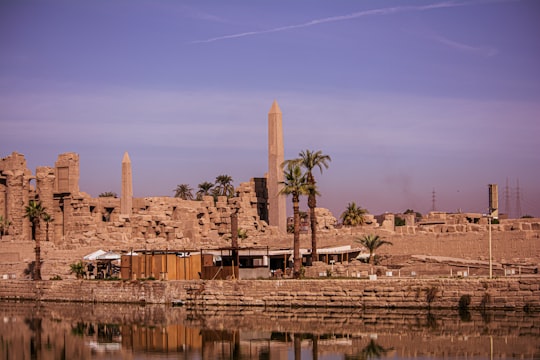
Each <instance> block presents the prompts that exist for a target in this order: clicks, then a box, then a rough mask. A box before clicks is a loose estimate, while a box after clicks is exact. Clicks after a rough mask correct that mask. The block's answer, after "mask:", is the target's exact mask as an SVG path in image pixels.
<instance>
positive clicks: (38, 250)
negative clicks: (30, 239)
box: [34, 238, 41, 280]
mask: <svg viewBox="0 0 540 360" xmlns="http://www.w3.org/2000/svg"><path fill="white" fill-rule="evenodd" d="M35 250H36V263H35V265H34V280H41V246H40V241H39V239H38V238H36V249H35Z"/></svg>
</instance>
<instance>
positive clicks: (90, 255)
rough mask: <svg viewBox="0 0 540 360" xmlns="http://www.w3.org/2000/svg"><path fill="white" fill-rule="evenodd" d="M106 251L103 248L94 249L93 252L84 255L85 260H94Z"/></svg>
mask: <svg viewBox="0 0 540 360" xmlns="http://www.w3.org/2000/svg"><path fill="white" fill-rule="evenodd" d="M105 253H106V251H103V250H101V249H99V250H97V251H94V252H93V253H91V254H88V255H86V256H85V257H83V260H86V261H94V260H96V258H97V257H98V256H100V255H103V254H105Z"/></svg>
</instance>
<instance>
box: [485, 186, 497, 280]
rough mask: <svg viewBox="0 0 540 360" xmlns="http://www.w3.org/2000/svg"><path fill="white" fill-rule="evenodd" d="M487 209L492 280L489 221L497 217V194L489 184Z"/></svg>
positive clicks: (490, 261) (495, 187)
mask: <svg viewBox="0 0 540 360" xmlns="http://www.w3.org/2000/svg"><path fill="white" fill-rule="evenodd" d="M488 187H489V207H488V214H487V218H488V238H489V240H488V244H489V278H490V279H492V278H493V256H492V254H491V219H497V218H498V217H499V193H498V190H497V184H489V185H488Z"/></svg>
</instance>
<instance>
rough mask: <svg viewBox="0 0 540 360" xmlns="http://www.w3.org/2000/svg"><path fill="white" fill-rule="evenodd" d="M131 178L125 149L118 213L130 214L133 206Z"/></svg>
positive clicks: (129, 162)
mask: <svg viewBox="0 0 540 360" xmlns="http://www.w3.org/2000/svg"><path fill="white" fill-rule="evenodd" d="M132 181H133V179H132V175H131V159H130V158H129V155H128V153H127V151H126V152H125V153H124V158H123V159H122V194H121V196H120V214H122V215H131V213H132V211H133V210H132V208H133V182H132Z"/></svg>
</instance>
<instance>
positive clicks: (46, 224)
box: [43, 213, 54, 241]
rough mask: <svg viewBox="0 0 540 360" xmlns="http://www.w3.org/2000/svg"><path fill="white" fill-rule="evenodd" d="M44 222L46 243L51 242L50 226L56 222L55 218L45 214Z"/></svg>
mask: <svg viewBox="0 0 540 360" xmlns="http://www.w3.org/2000/svg"><path fill="white" fill-rule="evenodd" d="M43 221H45V241H49V224H50V223H52V222H53V221H54V219H53V217H52V216H51V215H49V214H48V213H45V214H43Z"/></svg>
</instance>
